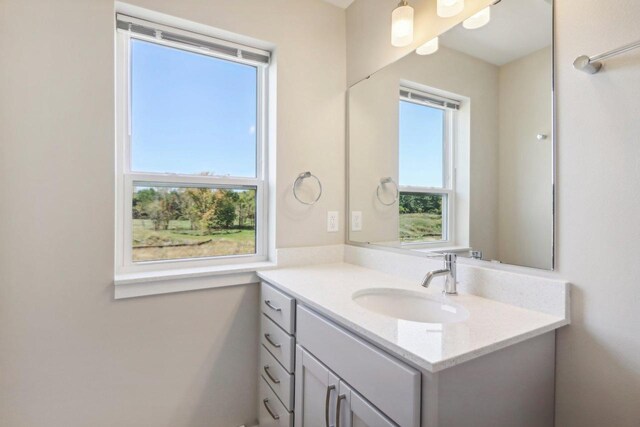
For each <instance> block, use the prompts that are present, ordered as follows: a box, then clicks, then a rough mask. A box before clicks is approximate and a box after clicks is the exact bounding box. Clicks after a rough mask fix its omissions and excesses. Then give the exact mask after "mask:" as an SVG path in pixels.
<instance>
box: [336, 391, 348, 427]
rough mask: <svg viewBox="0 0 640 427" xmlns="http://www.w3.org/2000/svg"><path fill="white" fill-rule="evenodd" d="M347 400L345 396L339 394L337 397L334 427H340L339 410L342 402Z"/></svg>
mask: <svg viewBox="0 0 640 427" xmlns="http://www.w3.org/2000/svg"><path fill="white" fill-rule="evenodd" d="M346 398H347V396H346V395H344V394H341V395H340V396H338V407H337V408H336V427H340V412H341V411H340V409H341V407H342V401H343V400H345V399H346Z"/></svg>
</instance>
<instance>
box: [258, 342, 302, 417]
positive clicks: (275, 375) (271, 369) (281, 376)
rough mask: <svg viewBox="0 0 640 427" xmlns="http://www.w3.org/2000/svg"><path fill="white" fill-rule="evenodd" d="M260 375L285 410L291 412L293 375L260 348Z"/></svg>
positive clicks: (265, 350) (264, 349)
mask: <svg viewBox="0 0 640 427" xmlns="http://www.w3.org/2000/svg"><path fill="white" fill-rule="evenodd" d="M260 373H261V374H262V377H263V378H264V380H265V381H266V382H267V383H268V384H269V385H270V386H271V388H272V389H273V391H274V392H275V393H276V394H277V395H278V397H279V398H280V400H281V401H282V403H283V404H284V406H286V408H287V410H289V411H293V384H294V381H293V375H292V374H290V373H289V372H287V370H286V369H284V368H283V367H282V365H280V363H278V361H277V360H276V358H275V357H273V355H272V354H271V353H269V352H268V351H267V349H266V348H264V347H261V348H260Z"/></svg>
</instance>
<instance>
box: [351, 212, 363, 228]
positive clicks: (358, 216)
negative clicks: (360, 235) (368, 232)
mask: <svg viewBox="0 0 640 427" xmlns="http://www.w3.org/2000/svg"><path fill="white" fill-rule="evenodd" d="M351 231H362V212H361V211H352V212H351Z"/></svg>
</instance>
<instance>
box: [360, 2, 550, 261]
mask: <svg viewBox="0 0 640 427" xmlns="http://www.w3.org/2000/svg"><path fill="white" fill-rule="evenodd" d="M488 10H490V12H489V13H488V14H489V16H488V22H487V17H486V16H485V17H484V18H482V19H481V20H480V21H479V22H478V21H476V22H475V23H474V22H473V21H466V22H464V23H461V24H460V25H458V26H456V27H454V28H452V29H451V30H449V31H448V32H446V33H445V34H442V35H440V37H439V38H438V40H432V41H430V43H428V44H425V46H423V47H422V48H421V49H419V50H418V52H419V53H422V55H421V54H418V53H417V52H412V53H411V54H409V55H407V56H405V57H404V58H401V59H400V60H398V61H396V62H395V63H393V64H391V65H388V66H387V67H385V68H383V69H381V70H379V71H378V72H376V73H375V74H373V75H372V76H370V77H369V78H368V79H365V80H363V81H361V82H359V83H357V84H355V85H354V86H352V87H351V88H350V89H349V101H348V102H349V107H348V122H349V131H348V137H349V144H348V158H349V215H348V219H349V229H348V236H349V239H348V240H349V241H350V243H354V244H366V245H370V246H372V247H378V248H393V249H394V250H398V249H401V250H407V251H409V252H410V253H413V254H416V255H422V256H424V254H425V252H433V251H449V252H456V253H458V254H459V255H462V256H468V257H471V258H476V259H481V260H485V261H491V262H497V263H505V264H514V265H521V266H527V267H534V268H540V269H546V270H550V269H553V253H554V250H553V237H554V159H553V157H554V143H555V141H554V115H553V100H554V98H553V5H552V2H551V1H549V0H502V1H499V2H497V3H496V4H494V5H493V6H491V7H490V9H488ZM478 25H481V26H480V27H478ZM425 42H427V41H426V40H425Z"/></svg>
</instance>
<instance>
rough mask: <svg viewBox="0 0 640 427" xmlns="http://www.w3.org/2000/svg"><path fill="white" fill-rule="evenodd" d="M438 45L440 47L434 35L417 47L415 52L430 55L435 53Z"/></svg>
mask: <svg viewBox="0 0 640 427" xmlns="http://www.w3.org/2000/svg"><path fill="white" fill-rule="evenodd" d="M438 47H440V43H439V40H438V37H436V38H434V39H431V40H429V41H428V42H426V43H425V44H423V45H422V46H420V47H419V48H417V49H416V53H417V54H418V55H431V54H432V53H436V52H437V51H438Z"/></svg>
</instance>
